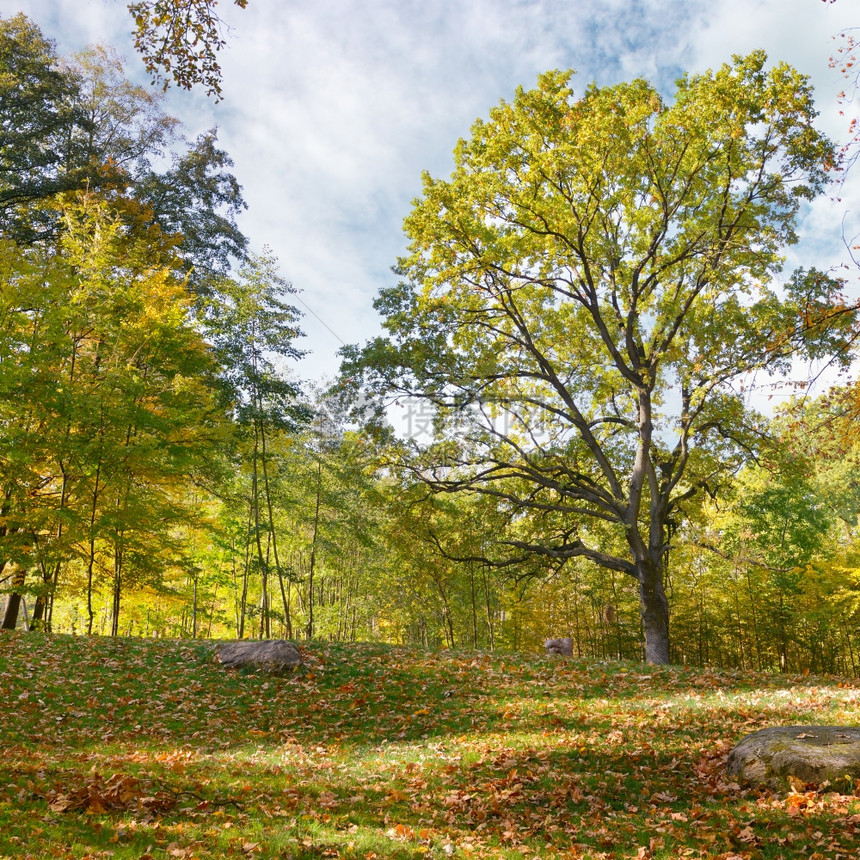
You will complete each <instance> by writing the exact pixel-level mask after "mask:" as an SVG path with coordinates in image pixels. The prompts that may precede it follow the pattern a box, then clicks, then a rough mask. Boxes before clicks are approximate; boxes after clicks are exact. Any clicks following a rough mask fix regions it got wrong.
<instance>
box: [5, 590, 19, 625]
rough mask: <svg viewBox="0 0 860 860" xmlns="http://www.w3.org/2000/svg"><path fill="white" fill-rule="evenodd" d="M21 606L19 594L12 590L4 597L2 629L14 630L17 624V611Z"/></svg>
mask: <svg viewBox="0 0 860 860" xmlns="http://www.w3.org/2000/svg"><path fill="white" fill-rule="evenodd" d="M20 608H21V595H20V594H16V593H15V592H12V593H11V594H10V595H9V596H8V597H7V598H6V611H5V612H4V613H3V624H2V625H0V629H2V630H14V629H15V626H16V625H17V624H18V611H19V610H20Z"/></svg>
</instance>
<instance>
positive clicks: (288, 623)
mask: <svg viewBox="0 0 860 860" xmlns="http://www.w3.org/2000/svg"><path fill="white" fill-rule="evenodd" d="M260 450H261V453H262V464H263V491H264V492H265V494H266V508H267V509H268V513H269V533H270V534H271V536H272V553H273V555H274V556H275V571H276V572H277V574H278V584H279V585H280V587H281V600H282V601H283V604H284V626H285V627H286V637H287V639H292V638H293V620H292V618H291V616H290V601H289V600H288V598H287V592H286V589H285V588H284V572H283V571H282V570H281V560H280V558H279V557H278V539H277V533H276V531H275V515H274V512H273V510H272V493H271V491H270V489H269V466H268V462H267V461H268V457H267V452H266V425H265V424H264V423H263V421H262V420H261V421H260Z"/></svg>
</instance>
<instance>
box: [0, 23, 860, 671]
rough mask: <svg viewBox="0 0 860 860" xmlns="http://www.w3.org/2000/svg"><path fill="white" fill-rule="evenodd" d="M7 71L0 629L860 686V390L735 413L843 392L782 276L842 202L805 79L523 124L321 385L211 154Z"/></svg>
mask: <svg viewBox="0 0 860 860" xmlns="http://www.w3.org/2000/svg"><path fill="white" fill-rule="evenodd" d="M0 72H2V75H0V115H1V116H3V117H4V123H3V126H2V130H0V134H2V138H3V139H2V141H0V142H2V146H0V242H2V245H3V253H2V255H0V260H2V263H0V266H2V271H0V314H2V318H3V325H2V328H0V389H2V390H0V585H2V587H3V589H4V591H5V592H6V593H7V595H8V597H7V602H6V610H5V616H4V619H3V627H6V628H9V627H14V626H16V624H19V623H25V624H26V626H29V627H42V628H46V629H49V630H55V631H72V632H77V633H110V634H112V635H120V634H122V635H129V634H143V635H164V636H193V637H198V636H222V637H223V636H237V637H246V636H259V637H270V636H286V637H288V638H300V637H304V638H309V639H311V638H315V637H324V638H330V639H338V640H346V641H354V640H360V639H378V640H384V641H391V642H408V643H413V644H418V645H422V646H425V647H451V648H454V647H469V648H475V649H494V648H511V649H533V648H536V647H540V642H541V640H542V638H543V637H545V636H556V635H570V636H571V638H572V639H573V640H574V648H575V652H576V653H578V654H579V655H581V656H584V657H590V658H598V659H603V658H626V659H646V660H648V661H651V662H669V661H671V662H688V663H696V664H719V665H726V666H739V667H744V668H756V669H762V670H783V671H800V670H803V669H810V670H815V671H838V672H845V673H852V674H856V673H857V671H858V663H860V653H858V651H857V647H858V644H860V643H858V641H857V636H856V632H855V631H856V627H857V625H856V622H857V617H858V615H857V613H858V611H860V604H858V597H860V590H858V588H860V583H858V574H857V566H856V565H857V555H856V552H855V549H854V541H855V535H856V529H857V514H858V510H860V509H858V504H860V497H858V491H857V481H856V478H855V474H856V468H855V467H856V458H857V445H856V432H855V430H854V428H855V422H854V419H853V415H854V414H855V412H856V406H855V405H854V404H856V388H855V387H853V386H851V385H847V384H846V385H844V386H843V387H842V388H837V389H834V390H833V391H832V392H831V393H830V394H828V395H827V396H825V397H820V398H817V399H811V398H804V397H803V396H802V394H803V391H802V389H800V391H799V395H800V396H798V398H796V399H795V400H793V401H791V402H790V403H789V404H787V405H786V406H785V407H784V408H782V409H780V410H778V411H777V413H776V414H775V415H774V416H766V415H764V414H762V413H761V412H758V411H756V410H755V409H754V408H753V407H752V406H751V404H750V402H749V399H748V397H747V391H748V388H749V386H751V385H753V384H754V381H755V379H756V377H761V376H766V375H768V374H770V375H773V376H779V375H780V374H785V373H786V372H788V371H789V370H790V369H791V367H792V365H793V363H794V362H796V361H797V360H798V359H801V358H803V359H807V360H810V361H817V362H829V363H830V364H832V365H834V366H841V367H843V368H848V367H849V366H850V363H851V361H852V359H853V356H854V353H853V346H854V341H855V338H856V308H855V307H854V306H853V304H852V303H851V302H850V301H849V300H847V299H846V298H845V297H844V295H843V293H844V288H845V285H844V283H843V282H842V281H840V280H839V279H838V278H835V277H833V276H832V275H831V274H829V273H827V272H823V271H819V270H816V269H808V270H801V271H797V272H784V271H783V268H782V253H783V249H784V248H785V246H786V245H788V244H791V243H792V242H793V241H795V240H796V235H795V233H796V229H797V223H798V218H799V214H800V212H801V210H802V207H803V206H804V205H805V204H806V201H808V200H811V199H813V198H814V197H815V196H816V195H818V194H820V193H822V191H823V190H824V189H825V187H826V185H827V183H828V182H829V181H830V178H831V177H832V176H833V175H834V173H835V172H836V171H837V170H838V168H839V154H838V152H837V151H836V150H835V148H834V146H833V145H832V143H831V142H830V141H828V140H827V139H826V138H825V137H824V136H823V135H822V134H821V133H820V132H818V131H817V130H816V128H815V126H814V122H813V121H814V116H815V111H814V106H813V101H812V92H811V89H810V87H809V84H808V82H807V81H806V80H805V79H804V78H803V77H802V76H801V75H799V74H798V73H797V72H796V71H795V70H793V69H791V68H790V67H788V66H786V65H784V64H777V65H775V66H768V64H767V61H766V58H765V57H764V55H763V54H762V53H761V52H757V53H753V54H751V55H750V56H748V57H745V58H736V59H735V60H734V62H733V63H731V64H727V65H725V66H723V67H722V68H720V69H718V70H717V71H716V72H707V73H704V74H702V75H698V76H691V77H685V78H682V79H681V81H680V82H679V84H678V89H677V92H676V93H675V95H674V98H673V100H671V101H669V100H665V99H664V98H663V97H661V95H660V94H659V93H658V92H657V91H656V90H655V89H654V88H653V87H651V86H650V85H649V84H648V83H647V82H645V81H641V80H639V81H633V82H631V83H627V84H619V85H616V86H613V87H598V86H596V85H592V86H590V87H588V88H586V90H585V92H584V94H583V95H582V96H576V95H575V94H574V92H573V90H572V88H571V86H570V79H569V75H567V74H564V73H548V74H546V75H544V76H542V77H541V78H540V79H539V81H538V85H537V87H536V88H534V89H532V90H525V89H520V90H518V91H517V94H516V96H515V98H514V100H513V101H512V102H511V103H507V102H502V103H501V104H500V105H499V106H498V107H497V108H495V109H494V110H493V111H492V112H491V113H490V117H489V119H488V120H487V121H479V122H478V123H476V125H475V126H474V128H473V130H472V135H471V137H470V138H469V139H468V140H464V141H461V142H460V144H459V145H458V147H457V149H456V152H455V171H454V173H453V175H452V176H451V178H450V179H449V180H439V179H434V178H432V177H430V176H425V179H424V193H423V195H422V197H421V198H420V199H419V200H418V201H416V203H415V205H414V208H413V211H412V213H411V214H410V215H409V217H408V218H407V219H406V222H405V229H406V233H407V236H408V237H409V239H410V242H411V245H410V248H409V252H408V254H407V255H406V256H405V257H404V258H403V259H402V260H400V261H399V263H398V266H397V270H396V271H397V274H398V275H399V277H400V278H401V279H402V280H401V282H400V283H399V284H397V285H396V286H393V287H389V288H386V289H383V290H382V291H381V293H380V296H379V299H378V300H377V308H378V310H379V311H380V313H381V314H382V316H383V319H384V323H385V327H386V329H387V333H386V335H385V336H384V337H381V338H378V339H376V340H374V341H372V342H371V343H369V344H366V345H364V346H354V347H349V348H347V349H345V350H344V355H343V358H344V364H343V369H342V373H341V377H340V378H339V379H337V380H335V381H334V382H333V383H332V384H331V385H329V386H327V387H325V388H321V389H317V388H315V387H314V386H312V385H309V384H307V383H304V384H302V383H300V382H299V381H298V380H296V379H295V378H294V376H293V375H292V374H291V373H290V371H289V369H288V368H289V363H290V361H292V360H294V359H296V358H298V357H299V356H300V355H301V350H300V346H298V345H297V344H298V343H300V341H299V338H300V334H301V332H300V330H299V316H300V315H299V313H298V311H297V310H296V309H295V307H294V306H293V305H291V304H290V294H291V292H292V290H293V287H292V286H291V285H290V284H289V283H288V282H286V281H285V280H284V279H283V278H282V277H281V276H280V274H279V270H278V263H277V260H276V259H275V257H274V256H273V255H272V253H271V252H269V251H264V252H263V253H262V254H253V253H252V252H251V250H250V242H249V240H248V238H247V237H245V236H244V235H243V234H242V232H241V231H240V229H239V227H238V226H237V222H236V217H237V215H238V214H239V212H240V211H241V210H242V208H243V207H244V205H245V204H244V201H243V199H242V194H241V188H240V186H239V184H238V182H237V180H236V178H235V177H234V176H233V175H232V173H231V172H230V169H231V167H232V162H231V161H230V159H229V156H228V155H227V153H225V152H224V151H223V150H221V149H220V148H219V146H218V140H217V134H216V132H215V131H214V130H213V131H210V132H208V133H206V134H204V135H202V136H200V137H198V138H197V139H196V140H194V141H187V140H185V139H184V138H183V136H182V130H181V127H180V125H179V123H178V122H177V121H176V120H175V119H174V118H172V117H170V116H168V115H167V114H166V113H165V112H164V111H163V109H162V106H161V102H160V98H159V96H158V94H156V93H153V91H152V90H150V89H147V88H144V87H139V86H136V85H134V84H132V83H131V82H129V81H128V80H127V77H126V75H125V71H124V68H123V66H122V63H121V61H120V60H119V59H118V58H117V57H116V55H115V54H114V53H113V52H112V51H110V49H107V48H104V47H94V48H91V49H88V50H86V51H84V52H82V53H81V54H78V55H77V56H75V57H70V58H63V57H60V56H58V54H57V53H56V49H55V47H54V45H53V44H52V43H51V42H50V40H48V39H46V38H45V36H44V35H43V34H42V33H41V31H40V30H39V29H38V27H37V26H36V25H35V24H34V23H33V22H31V21H29V20H28V19H27V18H25V17H24V16H21V15H19V16H16V17H13V18H9V19H2V20H0ZM404 398H406V401H405V402H407V403H409V404H411V405H415V404H420V405H421V406H422V408H423V409H426V410H427V414H428V415H429V420H428V428H429V429H430V430H431V431H432V432H428V434H427V436H426V437H419V436H415V437H413V438H411V439H403V438H402V437H398V436H397V435H396V434H395V433H394V432H393V431H392V429H391V427H390V426H389V423H388V410H390V408H391V404H392V403H393V402H396V401H398V400H399V401H400V402H401V403H403V402H404Z"/></svg>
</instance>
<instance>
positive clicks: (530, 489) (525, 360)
mask: <svg viewBox="0 0 860 860" xmlns="http://www.w3.org/2000/svg"><path fill="white" fill-rule="evenodd" d="M569 77H570V75H569V74H568V73H562V72H550V73H547V74H544V75H542V76H541V77H540V79H539V82H538V86H537V88H535V89H533V90H528V91H527V90H524V89H519V90H518V91H517V93H516V96H515V98H514V100H513V103H510V104H508V103H505V102H502V103H501V104H500V105H499V106H498V107H497V108H495V109H494V110H492V111H491V112H490V116H489V120H488V121H478V122H477V123H476V124H475V125H474V127H473V129H472V135H471V137H470V138H469V139H468V140H461V141H460V142H459V144H458V145H457V147H456V150H455V153H454V158H455V170H454V173H453V174H452V176H451V178H450V179H448V180H438V179H433V178H432V177H430V176H429V175H425V176H424V191H423V196H422V197H421V198H420V199H419V200H417V201H416V202H415V204H414V208H413V211H412V213H411V214H410V215H409V217H408V218H407V219H406V222H405V230H406V233H407V235H408V237H409V239H410V242H411V244H410V246H409V254H408V256H406V257H404V258H403V259H402V260H401V261H400V263H399V268H398V271H399V273H400V274H402V275H403V276H405V279H406V280H405V282H404V283H401V284H400V285H398V286H396V287H393V288H390V289H387V290H385V291H383V293H382V295H381V296H380V298H379V299H378V301H377V307H378V308H379V309H380V310H381V312H382V314H383V315H384V317H385V326H386V328H387V330H388V337H387V338H380V339H377V340H376V341H374V342H372V343H371V344H369V345H368V346H367V347H366V348H365V349H364V350H363V352H362V353H360V354H359V353H358V351H355V350H353V351H350V350H348V351H347V368H348V371H349V373H351V374H352V375H353V376H354V377H356V378H357V377H358V375H359V374H364V378H365V379H366V380H368V381H370V382H371V383H372V384H373V385H375V387H376V389H377V391H384V392H387V393H389V394H395V395H398V396H402V395H412V396H420V397H422V398H427V399H428V400H429V401H431V402H432V403H433V404H434V405H435V409H436V417H437V422H438V430H439V433H440V437H439V440H438V441H437V443H436V444H435V445H434V446H431V448H430V450H428V451H425V452H424V456H423V458H422V459H421V460H420V462H419V465H418V466H416V467H415V468H416V471H417V472H419V473H420V475H421V477H422V478H423V479H424V480H426V481H428V482H430V483H431V484H433V485H435V487H436V488H438V489H441V490H447V491H459V490H465V491H471V492H477V493H486V494H491V495H495V496H497V497H499V498H500V499H502V500H503V501H504V502H505V503H506V504H507V505H509V506H510V508H511V510H512V512H513V513H512V521H511V522H512V524H511V527H510V528H509V529H508V531H507V532H506V534H504V535H501V536H498V538H497V541H496V548H497V555H496V557H495V560H496V561H497V562H499V563H501V564H505V563H508V564H510V563H514V562H517V563H518V562H521V561H523V560H526V559H532V560H533V559H535V558H536V557H537V558H544V559H547V560H549V561H550V562H562V561H564V560H566V559H572V558H576V557H581V558H585V559H589V560H591V561H593V562H595V563H596V564H598V565H602V566H604V567H606V568H610V569H613V570H617V571H622V572H624V573H625V574H629V575H630V576H631V577H632V578H633V579H634V580H635V581H636V582H637V583H638V589H639V595H640V602H641V614H642V622H643V628H644V633H645V653H646V658H647V659H648V661H650V662H656V663H664V662H667V661H668V660H669V612H668V602H667V596H666V591H665V583H664V576H665V559H666V554H667V552H668V550H669V548H670V538H671V532H672V529H673V528H674V527H675V526H676V525H677V524H678V522H679V521H680V519H681V518H682V517H683V516H684V506H685V504H688V503H689V500H690V499H691V498H692V497H694V496H695V495H696V494H697V493H700V492H701V491H702V490H704V489H706V488H709V487H710V488H712V487H713V486H714V484H715V482H716V481H717V478H718V476H719V474H720V472H721V470H723V469H724V468H726V466H727V465H735V466H736V465H737V460H738V458H739V457H740V456H741V455H742V454H743V452H744V450H745V449H749V447H750V445H751V444H752V443H753V442H754V439H755V427H754V425H755V420H754V416H753V415H751V414H750V413H749V412H748V409H747V407H746V405H745V398H744V393H743V389H744V382H745V380H747V379H748V378H749V375H750V374H752V373H754V372H760V371H766V372H771V373H772V372H785V371H786V370H787V369H788V368H789V366H790V362H791V360H792V357H793V356H795V355H797V354H798V353H804V354H806V355H820V354H838V353H839V351H840V349H841V347H842V346H843V345H844V339H843V335H844V334H845V329H846V328H847V327H848V326H850V325H851V320H852V315H851V314H850V313H841V314H830V313H829V310H828V309H830V308H832V307H833V306H834V305H835V304H836V303H838V301H839V299H838V295H837V290H838V287H839V284H838V283H837V282H835V281H834V280H832V279H830V278H829V277H827V276H825V275H823V274H821V273H818V272H815V271H811V272H797V273H795V274H793V275H792V276H790V277H788V278H787V279H784V280H783V281H782V282H781V281H780V277H779V273H780V269H781V265H782V258H781V256H780V254H781V249H783V248H784V246H786V245H788V244H791V243H792V242H794V241H795V239H796V235H795V227H796V223H797V219H798V213H799V210H800V207H801V206H802V205H803V204H804V203H805V201H807V200H810V199H812V198H813V197H814V196H815V195H816V194H818V193H819V192H820V191H821V190H822V188H823V187H824V185H825V183H826V180H827V175H828V168H829V167H830V166H831V164H832V161H833V151H832V146H831V144H830V143H829V141H828V140H827V139H826V138H825V137H824V136H823V135H822V134H821V133H820V132H818V131H817V130H816V129H815V128H814V126H813V119H814V116H815V111H814V108H813V100H812V93H811V90H810V86H809V83H808V81H807V80H806V78H804V77H803V76H802V75H800V74H799V73H797V72H796V71H795V70H793V69H792V68H790V67H788V66H786V65H784V64H780V65H776V66H775V67H773V68H771V69H769V70H768V69H767V68H766V57H765V55H764V54H763V53H762V52H756V53H753V54H751V55H749V56H748V57H745V58H740V57H736V58H735V60H734V61H733V63H732V64H730V65H725V66H723V67H722V68H720V69H718V70H717V71H716V72H706V73H704V74H701V75H696V76H689V77H684V78H682V79H681V80H680V81H679V82H678V85H677V91H676V93H675V96H674V99H672V100H670V101H669V100H665V99H663V98H662V97H661V95H660V94H659V93H658V92H657V91H656V89H655V88H654V87H653V86H651V85H650V84H649V83H647V82H646V81H644V80H635V81H632V82H630V83H623V84H619V85H616V86H611V87H598V86H596V85H592V86H590V87H589V88H588V89H587V90H586V92H585V94H584V95H583V96H582V97H581V98H576V97H575V96H574V94H573V92H572V90H571V89H570V87H569V85H568V84H569ZM524 514H529V516H523V515H524Z"/></svg>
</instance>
